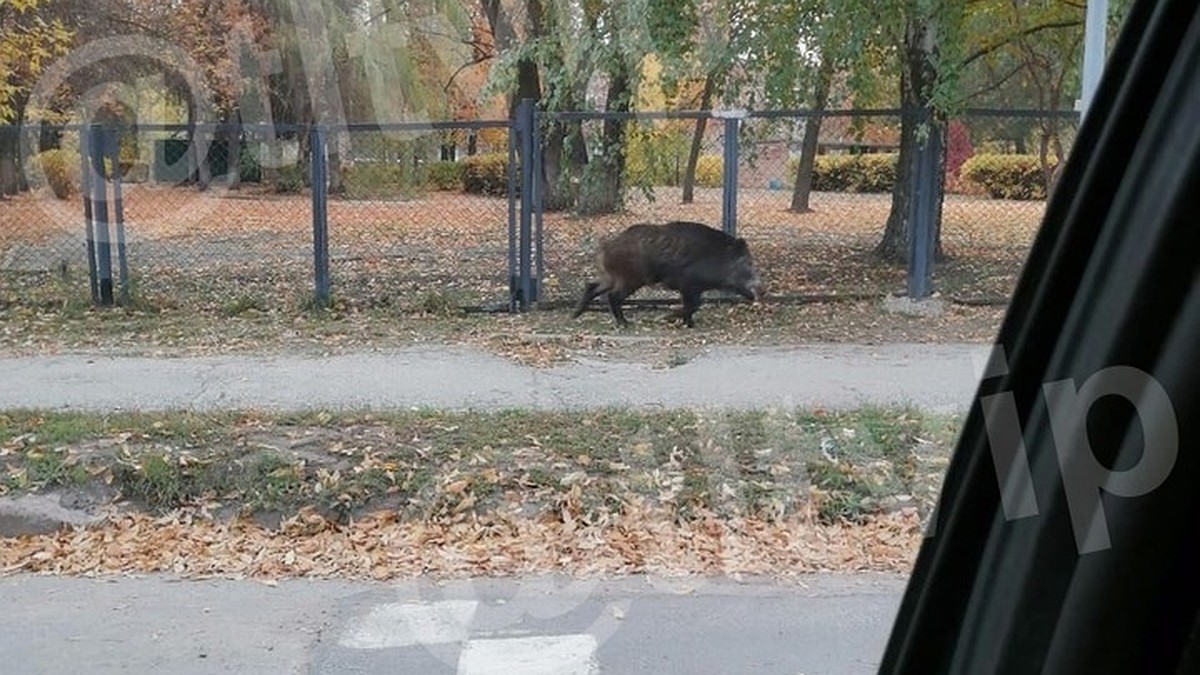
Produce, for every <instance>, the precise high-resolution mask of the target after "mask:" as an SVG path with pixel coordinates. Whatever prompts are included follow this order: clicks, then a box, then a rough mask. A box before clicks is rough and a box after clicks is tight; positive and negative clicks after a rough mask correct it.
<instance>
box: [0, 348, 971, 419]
mask: <svg viewBox="0 0 1200 675" xmlns="http://www.w3.org/2000/svg"><path fill="white" fill-rule="evenodd" d="M989 353H990V348H989V347H988V346H985V345H924V344H889V345H878V346H860V345H812V346H804V347H789V348H729V347H723V348H714V349H713V350H711V351H710V352H709V353H707V354H704V355H702V356H699V357H697V358H695V359H693V360H691V361H689V362H688V363H685V364H683V365H680V366H677V367H674V368H669V369H655V368H653V367H651V366H650V365H648V364H645V363H635V362H614V361H607V360H593V361H581V362H574V363H570V364H567V365H562V366H558V367H555V368H548V369H535V368H530V367H524V366H520V365H517V364H515V363H513V362H511V361H508V360H506V359H503V358H500V357H497V356H493V355H490V354H487V353H484V352H480V351H473V350H468V349H462V348H422V349H407V350H397V351H389V352H366V353H359V354H350V355H339V356H330V357H325V358H312V357H299V356H262V357H241V356H237V357H228V356H224V357H209V358H164V359H151V358H131V357H120V356H111V355H90V354H83V355H60V356H38V357H18V358H0V409H4V408H30V407H32V408H47V409H91V410H162V409H189V410H206V409H207V410H212V409H231V408H238V409H242V408H248V409H259V410H307V409H314V408H320V409H344V408H361V409H366V408H375V409H386V408H396V407H412V406H429V407H438V408H474V409H479V410H486V409H496V408H505V407H524V408H539V409H578V408H594V407H606V406H635V407H643V408H645V407H720V408H728V409H733V408H764V407H772V406H786V407H791V406H817V405H820V406H824V407H826V408H846V407H855V406H859V405H862V404H881V405H891V404H898V405H903V404H912V405H916V406H919V407H923V408H927V409H932V410H938V411H954V410H963V409H965V408H966V407H967V406H968V404H969V403H970V400H971V397H972V396H973V395H974V394H975V387H976V383H977V382H978V377H979V373H980V372H982V360H983V359H984V358H986V356H987V355H988V354H989Z"/></svg>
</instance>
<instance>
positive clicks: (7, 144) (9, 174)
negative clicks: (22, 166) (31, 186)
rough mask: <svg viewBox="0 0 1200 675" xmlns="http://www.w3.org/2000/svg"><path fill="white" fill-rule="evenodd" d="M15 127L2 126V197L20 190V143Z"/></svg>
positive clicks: (0, 154)
mask: <svg viewBox="0 0 1200 675" xmlns="http://www.w3.org/2000/svg"><path fill="white" fill-rule="evenodd" d="M20 140H21V137H20V134H18V133H17V130H16V128H15V127H8V128H0V197H4V196H7V195H15V194H17V192H19V191H20V188H21V184H20V180H19V177H20V173H21V172H20V170H19V169H18V166H19V163H20V162H19V159H18V158H19V157H20V147H21V143H20Z"/></svg>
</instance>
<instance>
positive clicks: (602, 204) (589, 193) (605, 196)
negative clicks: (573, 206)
mask: <svg viewBox="0 0 1200 675" xmlns="http://www.w3.org/2000/svg"><path fill="white" fill-rule="evenodd" d="M610 77H611V79H610V80H609V83H608V93H607V96H606V97H605V98H606V103H605V106H604V107H605V109H606V110H607V111H609V112H627V111H628V110H629V100H630V91H629V88H630V78H629V72H628V70H627V68H626V66H625V64H623V63H622V64H619V65H617V66H616V67H615V68H614V69H613V72H612V73H611V75H610ZM626 128H627V127H626V122H625V120H617V119H606V120H604V130H603V133H602V135H601V143H602V145H601V148H602V149H601V155H600V157H599V161H590V162H589V163H588V169H589V171H588V172H587V173H588V174H589V178H590V180H585V181H583V182H584V189H583V191H582V194H581V195H580V200H579V212H580V214H581V215H600V214H610V213H618V212H620V210H621V207H622V206H623V204H622V195H623V190H624V184H623V181H622V178H623V174H624V173H625V131H626ZM591 169H594V171H593V170H591Z"/></svg>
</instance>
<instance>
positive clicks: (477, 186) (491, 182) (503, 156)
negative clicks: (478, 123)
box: [462, 152, 520, 197]
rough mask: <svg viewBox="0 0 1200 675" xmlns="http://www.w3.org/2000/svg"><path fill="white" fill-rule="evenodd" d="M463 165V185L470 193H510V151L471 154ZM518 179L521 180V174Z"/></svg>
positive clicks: (498, 195)
mask: <svg viewBox="0 0 1200 675" xmlns="http://www.w3.org/2000/svg"><path fill="white" fill-rule="evenodd" d="M518 161H519V160H518ZM462 165H463V166H462V186H463V190H464V191H466V192H467V193H468V194H473V195H488V196H494V197H503V196H504V195H507V194H508V153H504V152H489V153H484V154H481V155H471V156H470V157H467V158H466V159H464V160H463V161H462ZM517 180H518V182H519V181H520V175H519V174H518V176H517Z"/></svg>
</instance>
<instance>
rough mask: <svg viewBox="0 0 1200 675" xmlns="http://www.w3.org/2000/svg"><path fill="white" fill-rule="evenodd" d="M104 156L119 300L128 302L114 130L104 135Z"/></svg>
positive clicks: (122, 207) (117, 142)
mask: <svg viewBox="0 0 1200 675" xmlns="http://www.w3.org/2000/svg"><path fill="white" fill-rule="evenodd" d="M104 146H105V155H107V156H108V159H109V162H111V165H112V184H113V210H112V221H113V227H114V229H115V234H116V237H117V270H118V275H119V279H120V299H121V302H122V303H127V302H129V259H128V257H127V256H126V251H125V203H124V199H123V198H122V195H121V143H120V136H119V132H118V131H117V130H116V129H110V130H106V131H105V133H104Z"/></svg>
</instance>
